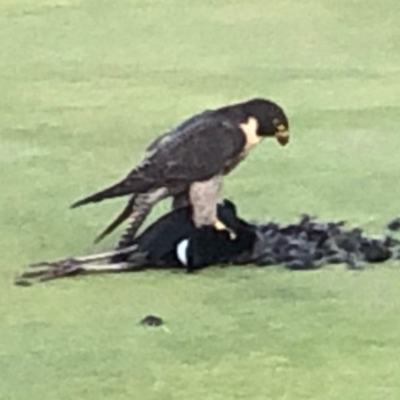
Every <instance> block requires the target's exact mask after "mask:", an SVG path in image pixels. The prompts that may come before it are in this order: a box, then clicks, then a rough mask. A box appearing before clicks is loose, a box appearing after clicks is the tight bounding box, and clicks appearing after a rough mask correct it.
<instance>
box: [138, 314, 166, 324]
mask: <svg viewBox="0 0 400 400" xmlns="http://www.w3.org/2000/svg"><path fill="white" fill-rule="evenodd" d="M140 323H141V324H142V325H147V326H161V325H163V324H164V321H163V320H162V318H160V317H156V316H155V315H147V316H146V317H144V318H143V319H142V320H141V321H140Z"/></svg>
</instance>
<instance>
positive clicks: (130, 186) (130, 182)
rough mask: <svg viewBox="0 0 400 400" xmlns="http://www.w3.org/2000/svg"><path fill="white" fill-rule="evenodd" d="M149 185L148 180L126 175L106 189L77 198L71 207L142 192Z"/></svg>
mask: <svg viewBox="0 0 400 400" xmlns="http://www.w3.org/2000/svg"><path fill="white" fill-rule="evenodd" d="M151 186H152V183H151V182H149V181H145V180H143V179H135V178H133V177H128V178H126V179H124V180H123V181H121V182H119V183H117V184H115V185H113V186H110V187H108V188H107V189H104V190H102V191H100V192H97V193H95V194H92V195H90V196H88V197H86V198H84V199H82V200H78V201H77V202H75V203H74V204H72V206H71V208H77V207H80V206H83V205H85V204H89V203H98V202H100V201H103V200H106V199H112V198H114V197H120V196H126V195H128V194H135V193H140V192H144V191H146V190H148V189H149V188H150V187H151Z"/></svg>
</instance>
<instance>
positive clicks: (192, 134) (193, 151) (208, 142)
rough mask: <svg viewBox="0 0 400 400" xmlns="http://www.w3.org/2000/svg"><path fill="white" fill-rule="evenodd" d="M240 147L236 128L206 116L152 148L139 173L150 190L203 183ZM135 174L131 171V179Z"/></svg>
mask: <svg viewBox="0 0 400 400" xmlns="http://www.w3.org/2000/svg"><path fill="white" fill-rule="evenodd" d="M244 145H245V137H244V135H243V134H242V132H241V130H240V128H239V126H235V125H234V124H233V123H231V122H230V121H228V120H226V119H223V118H220V117H215V116H212V115H208V116H205V117H203V118H199V120H196V121H195V122H194V123H192V124H188V125H187V126H186V127H185V129H183V130H182V131H180V132H179V134H176V136H175V137H174V136H170V137H169V138H168V139H166V138H165V139H164V140H163V141H161V142H159V144H158V145H157V146H155V147H153V149H154V150H153V151H152V152H151V153H150V154H149V155H148V157H146V159H145V160H144V161H143V163H142V165H141V168H142V170H141V173H143V174H144V175H146V176H147V178H148V180H149V181H152V182H154V185H155V186H154V187H160V186H168V185H173V184H177V183H187V184H190V183H191V182H194V181H202V180H207V179H210V178H211V177H212V176H214V175H217V174H220V173H221V172H222V171H223V169H224V168H225V166H226V164H227V163H228V162H229V161H230V160H232V159H233V158H235V157H237V156H238V155H239V154H240V153H241V152H242V150H243V148H244ZM135 174H136V173H135V171H133V172H132V174H131V177H132V178H134V177H135ZM128 179H129V175H128Z"/></svg>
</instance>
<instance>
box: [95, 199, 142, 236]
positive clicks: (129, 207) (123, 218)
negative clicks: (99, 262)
mask: <svg viewBox="0 0 400 400" xmlns="http://www.w3.org/2000/svg"><path fill="white" fill-rule="evenodd" d="M134 204H135V196H132V198H131V199H130V200H129V203H128V204H127V205H126V207H125V208H124V209H123V210H122V212H121V213H120V214H119V215H118V216H117V218H115V219H114V221H113V222H111V224H110V225H108V226H107V228H106V229H104V231H103V232H102V233H100V235H99V236H97V237H96V239H95V240H94V243H99V242H100V241H101V240H103V239H104V238H105V237H106V236H107V235H109V234H110V233H111V232H113V231H114V230H115V229H116V228H118V226H119V225H121V224H122V223H123V222H124V221H126V220H127V219H128V218H129V217H130V216H131V214H132V211H133V207H134Z"/></svg>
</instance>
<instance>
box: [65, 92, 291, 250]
mask: <svg viewBox="0 0 400 400" xmlns="http://www.w3.org/2000/svg"><path fill="white" fill-rule="evenodd" d="M288 130H289V123H288V119H287V117H286V115H285V112H284V111H283V109H282V108H281V107H280V106H279V105H277V104H276V103H274V102H272V101H270V100H266V99H262V98H256V99H252V100H249V101H245V102H242V103H237V104H233V105H227V106H224V107H221V108H218V109H214V110H206V111H204V112H202V113H199V114H197V115H195V116H193V117H191V118H189V119H187V120H186V121H184V122H183V123H182V124H180V125H178V126H177V127H175V128H173V129H172V130H171V131H169V132H167V133H164V134H163V135H161V136H159V137H158V138H156V139H155V140H154V141H153V142H152V143H151V144H150V145H149V146H148V147H147V149H146V153H145V156H144V159H143V160H142V162H140V163H139V164H138V165H137V166H136V167H135V168H134V169H133V170H132V171H131V172H130V173H129V174H128V175H127V176H126V177H125V178H124V179H122V180H121V181H120V182H118V183H117V184H115V185H113V186H111V187H109V188H107V189H105V190H102V191H100V192H97V193H95V194H93V195H91V196H89V197H87V198H85V199H82V200H79V201H77V202H76V203H74V204H73V205H72V206H71V208H76V207H79V206H82V205H84V204H88V203H97V202H100V201H103V200H105V199H110V198H114V197H120V196H126V195H130V196H131V198H130V200H129V202H128V204H127V206H126V207H125V209H124V210H123V211H122V213H121V214H120V215H118V217H117V218H116V219H115V220H114V221H113V222H112V223H111V224H110V225H109V226H108V227H107V228H106V229H105V231H104V232H103V233H102V234H100V235H99V236H98V237H97V239H96V241H99V240H101V239H102V238H103V237H105V236H106V235H107V234H109V233H110V232H112V231H113V230H114V229H115V228H116V227H117V226H118V225H120V224H121V223H122V222H123V221H124V220H126V219H128V218H131V219H132V220H133V221H134V223H133V224H132V225H131V229H130V232H129V236H130V237H131V238H132V237H133V236H134V234H135V233H136V232H137V230H138V229H139V228H140V226H141V225H142V224H143V222H144V220H145V219H146V217H147V216H148V214H149V213H150V211H151V209H152V208H153V207H154V205H155V204H156V203H158V202H159V201H161V200H162V199H165V198H167V197H172V199H173V208H174V209H176V208H180V207H184V206H187V205H191V207H192V221H193V223H194V225H195V226H196V227H201V226H214V227H215V228H216V229H218V230H223V229H227V228H226V227H225V225H224V224H223V223H222V222H221V221H219V220H218V219H217V212H216V209H217V202H218V196H219V192H220V188H221V184H222V179H223V176H224V175H227V174H228V173H229V172H231V171H232V170H233V169H234V168H235V167H236V166H237V165H238V164H239V163H240V162H241V161H242V160H243V159H244V158H245V157H246V156H247V155H248V154H249V152H250V151H251V150H252V149H253V148H254V147H255V146H256V145H257V144H258V143H259V142H260V141H261V140H262V139H263V138H265V137H275V138H276V139H277V141H278V142H279V143H280V144H281V145H283V146H284V145H286V144H287V143H288V141H289V134H288ZM124 245H125V244H124Z"/></svg>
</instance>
